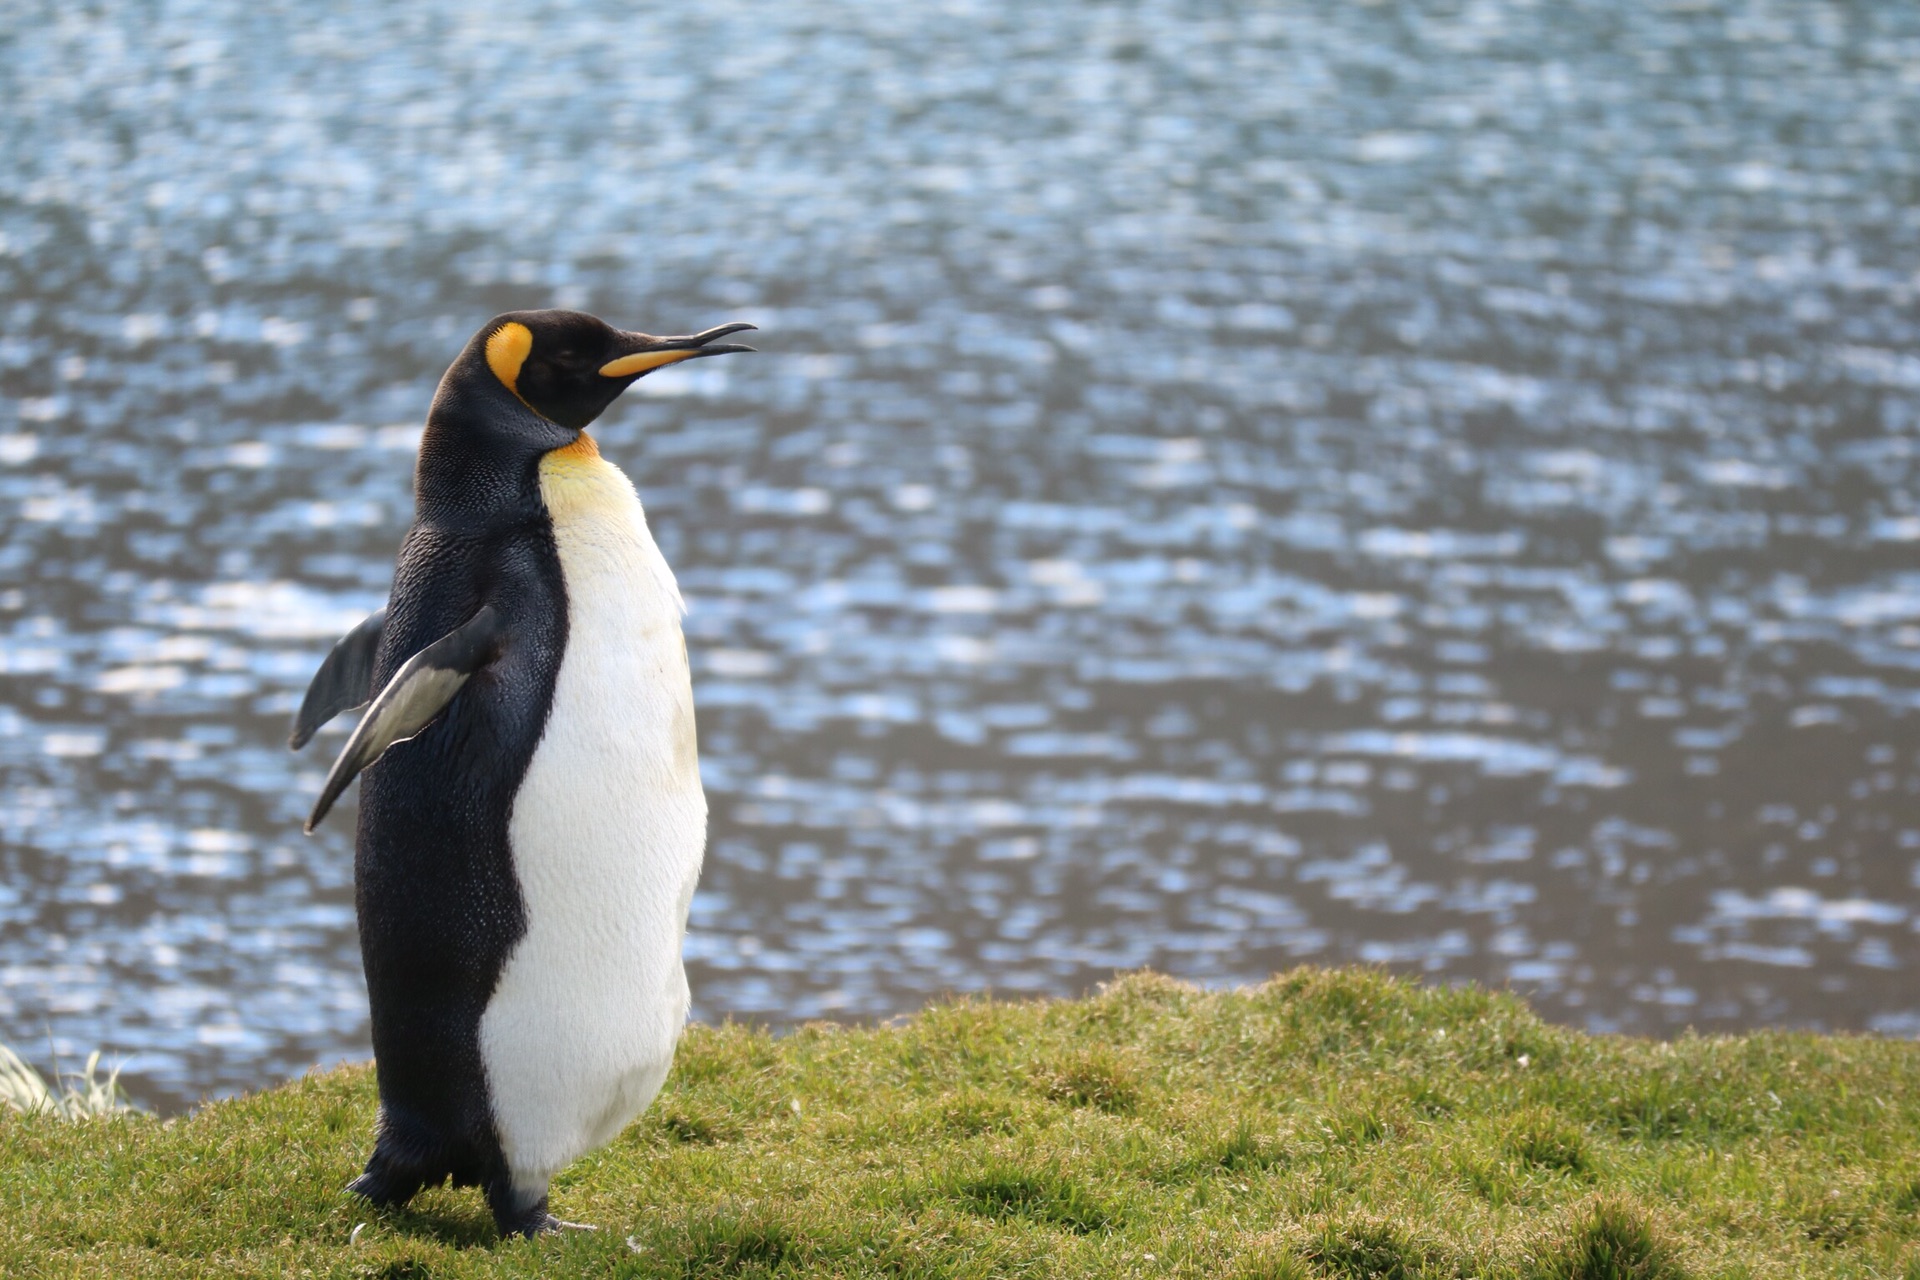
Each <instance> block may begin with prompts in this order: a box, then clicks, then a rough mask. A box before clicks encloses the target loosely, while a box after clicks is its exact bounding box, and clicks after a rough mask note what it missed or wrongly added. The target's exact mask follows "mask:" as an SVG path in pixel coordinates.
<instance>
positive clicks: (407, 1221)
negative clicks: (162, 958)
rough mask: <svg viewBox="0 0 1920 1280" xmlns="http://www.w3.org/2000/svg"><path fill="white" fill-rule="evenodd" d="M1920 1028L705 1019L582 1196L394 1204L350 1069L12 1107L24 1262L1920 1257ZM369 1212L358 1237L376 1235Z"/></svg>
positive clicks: (931, 1016)
mask: <svg viewBox="0 0 1920 1280" xmlns="http://www.w3.org/2000/svg"><path fill="white" fill-rule="evenodd" d="M1916 1082H1920V1045H1916V1044H1913V1043H1906V1042H1892V1041H1883V1040H1876V1039H1868V1038H1850V1037H1821V1036H1811V1035H1797V1034H1761V1035H1752V1036H1740V1037H1730V1038H1714V1039H1694V1038H1690V1039H1685V1040H1681V1041H1679V1042H1677V1043H1672V1044H1656V1043H1648V1042H1642V1041H1635V1040H1621V1039H1607V1038H1595V1037H1590V1036H1586V1035H1582V1034H1579V1033H1576V1032H1572V1031H1567V1030H1563V1029H1561V1028H1557V1027H1551V1026H1547V1025H1545V1024H1543V1023H1541V1022H1540V1021H1539V1020H1537V1019H1536V1018H1534V1017H1533V1015H1532V1014H1531V1013H1530V1012H1528V1010H1527V1008H1526V1007H1525V1005H1523V1004H1522V1003H1521V1002H1519V1001H1518V1000H1514V999H1512V998H1509V997H1504V996H1497V995H1491V994H1488V993H1485V992H1481V991H1444V990H1435V989H1429V988H1424V987H1420V986H1416V985H1413V984H1409V983H1403V982H1397V981H1393V980H1391V979H1388V978H1385V977H1382V976H1380V975H1378V974H1374V973H1370V972H1324V971H1307V970H1303V971H1300V972H1297V973H1293V974H1290V975H1286V976H1284V977H1281V978H1278V979H1275V980H1274V981H1273V982H1270V983H1268V984H1266V985H1265V986H1262V987H1259V988H1255V989H1251V990H1246V991H1239V992H1230V993H1203V992H1199V991H1196V990H1194V989H1192V988H1189V987H1186V986H1182V985H1180V984H1177V983H1174V982H1172V981H1169V980H1167V979H1164V978H1158V977H1153V976H1137V977H1133V978H1129V979H1126V980H1124V981H1122V982H1119V983H1116V984H1115V985H1114V986H1113V987H1112V988H1110V989H1109V990H1108V991H1106V992H1105V993H1104V994H1102V995H1100V996H1098V997H1096V998H1093V999H1089V1000H1085V1001H1078V1002H1055V1003H1039V1004H992V1003H985V1002H967V1003H960V1004H953V1005H945V1006H940V1007H936V1008H933V1009H930V1010H928V1011H927V1012H926V1013H924V1014H922V1015H921V1016H919V1017H917V1018H915V1019H914V1020H912V1021H911V1022H909V1023H907V1024H906V1025H903V1026H900V1027H897V1028H883V1029H878V1030H872V1031H845V1030H839V1029H836V1028H830V1027H820V1028H812V1029H808V1030H804V1031H801V1032H799V1033H797V1034H794V1035H790V1036H785V1037H781V1038H777V1039H776V1038H773V1037H769V1036H766V1035H762V1034H757V1033H754V1032H750V1031H746V1030H740V1029H735V1028H721V1029H713V1028H696V1029H694V1030H692V1031H691V1032H690V1033H689V1034H688V1037H687V1040H686V1042H685V1044H684V1046H683V1047H682V1049H681V1051H680V1057H679V1061H678V1064H677V1066H676V1068H675V1071H674V1075H673V1079H672V1080H671V1081H670V1083H669V1084H668V1086H667V1089H666V1091H665V1092H664V1093H663V1094H662V1095H661V1097H660V1099H659V1101H658V1102H656V1103H655V1104H654V1106H653V1108H652V1109H651V1110H650V1111H649V1112H648V1113H647V1115H646V1116H645V1117H644V1118H643V1119H641V1120H640V1121H638V1122H637V1123H635V1124H634V1125H633V1126H632V1127H630V1128H629V1129H628V1130H627V1132H626V1133H625V1134H624V1135H623V1136H622V1137H621V1138H620V1140H619V1141H618V1142H617V1143H615V1144H614V1145H613V1146H612V1147H610V1148H609V1149H607V1150H605V1151H602V1152H600V1153H598V1154H596V1155H594V1156H591V1157H588V1158H587V1159H584V1160H582V1161H581V1162H580V1163H578V1164H577V1165H575V1166H574V1167H573V1168H572V1169H570V1170H568V1171H567V1172H566V1173H565V1174H563V1175H562V1176H561V1178H560V1179H559V1181H558V1182H557V1183H556V1184H555V1188H554V1197H553V1203H554V1209H555V1211H556V1212H558V1213H559V1214H560V1215H561V1216H562V1217H566V1218H570V1219H575V1220H581V1221H587V1222H593V1223H597V1224H599V1225H600V1227H601V1228H602V1229H601V1230H600V1231H599V1232H598V1233H596V1234H592V1235H585V1234H569V1235H566V1236H563V1237H550V1238H546V1239H542V1240H537V1241H532V1242H515V1243H511V1244H500V1243H496V1241H495V1240H494V1238H493V1230H492V1227H491V1225H490V1223H489V1220H488V1218H487V1215H486V1211H485V1209H484V1207H483V1206H482V1204H481V1201H480V1197H479V1196H478V1194H477V1193H475V1192H472V1191H463V1192H453V1191H451V1190H445V1189H442V1190H436V1191H431V1192H428V1193H426V1194H425V1195H423V1196H422V1197H420V1199H419V1200H417V1201H416V1202H415V1204H414V1205H413V1207H412V1208H410V1209H409V1210H408V1211H407V1212H404V1213H395V1214H377V1213H374V1212H371V1211H369V1210H368V1209H367V1208H366V1207H365V1206H364V1205H363V1204H361V1203H359V1202H357V1201H355V1200H353V1199H352V1198H350V1197H348V1196H346V1195H344V1194H343V1193H342V1192H341V1190H340V1188H341V1186H342V1185H343V1184H344V1183H345V1182H346V1181H347V1180H348V1178H350V1177H351V1176H352V1175H353V1174H354V1173H355V1172H356V1170H357V1167H358V1162H359V1160H360V1159H361V1157H362V1156H363V1154H364V1153H365V1151H366V1149H367V1146H368V1142H369V1131H370V1127H371V1125H372V1121H373V1112H374V1090H373V1080H372V1076H371V1072H370V1071H369V1070H368V1069H366V1068H349V1069H345V1070H340V1071H334V1072H331V1073H328V1074H324V1075H315V1076H312V1077H309V1078H307V1079H304V1080H300V1081H297V1082H295V1083H293V1084H289V1085H287V1086H285V1087H283V1088H279V1089H275V1090H273V1091H271V1092H268V1093H264V1094H260V1095H257V1096H255V1097H250V1098H245V1099H241V1100H238V1101H234V1102H226V1103H220V1104H218V1105H214V1106H209V1107H206V1108H204V1109H202V1110H201V1111H199V1112H198V1113H196V1114H195V1115H193V1116H192V1117H190V1118H184V1119H180V1120H175V1121H171V1122H166V1123H162V1122H159V1121H156V1120H153V1119H151V1118H148V1117H140V1116H120V1117H114V1118H107V1119H98V1120H91V1121H82V1122H77V1123H76V1122H65V1121H62V1120H59V1119H57V1118H53V1117H49V1116H0V1274H5V1275H7V1276H38V1275H114V1276H149V1275H151V1276H198V1275H204V1274H215V1273H218V1274H245V1275H299V1274H312V1275H321V1276H367V1277H392V1278H394V1280H400V1278H419V1277H428V1276H436V1277H437V1276H449V1277H452V1276H496V1275H500V1276H508V1275H511V1276H532V1275H542V1276H574V1275H580V1276H680V1277H688V1276H722V1275H788V1274H822V1275H826V1274H831V1275H903V1276H922V1275H924V1276H947V1275H953V1276H982V1277H986V1276H1016V1275H1032V1276H1126V1275H1188V1276H1239V1277H1247V1278H1251V1277H1291V1276H1394V1277H1398V1276H1424V1275H1434V1276H1558V1277H1573V1276H1612V1275H1618V1276H1637V1277H1677V1276H1700V1277H1704V1276H1724V1275H1744V1276H1803V1275H1834V1276H1905V1277H1920V1094H1916V1090H1915V1084H1916ZM363 1222H364V1223H366V1224H367V1225H366V1226H365V1228H364V1229H363V1230H361V1231H360V1232H359V1234H358V1237H357V1239H356V1238H355V1235H354V1233H355V1228H356V1226H357V1225H358V1224H360V1223H363Z"/></svg>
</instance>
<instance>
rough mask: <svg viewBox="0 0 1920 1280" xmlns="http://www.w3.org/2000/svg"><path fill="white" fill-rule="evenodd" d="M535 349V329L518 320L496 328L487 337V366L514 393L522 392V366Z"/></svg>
mask: <svg viewBox="0 0 1920 1280" xmlns="http://www.w3.org/2000/svg"><path fill="white" fill-rule="evenodd" d="M532 351H533V331H532V330H530V329H528V328H527V326H525V325H523V324H520V323H518V322H516V321H512V320H509V321H508V322H507V323H505V324H503V325H501V326H500V327H499V328H498V329H495V330H494V331H493V333H492V334H491V335H490V336H489V337H488V338H487V368H489V369H491V370H493V376H494V377H496V378H498V379H500V382H501V384H502V385H504V386H505V387H506V389H507V390H509V391H511V392H513V394H514V395H516V396H517V395H519V394H520V387H519V385H518V384H519V382H520V366H522V365H524V364H525V363H526V362H527V356H528V355H529V354H530V353H531V352H532Z"/></svg>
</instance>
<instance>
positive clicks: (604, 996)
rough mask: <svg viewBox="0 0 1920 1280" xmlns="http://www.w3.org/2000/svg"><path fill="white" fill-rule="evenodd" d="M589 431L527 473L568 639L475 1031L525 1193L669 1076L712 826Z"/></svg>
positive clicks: (637, 515) (623, 488)
mask: <svg viewBox="0 0 1920 1280" xmlns="http://www.w3.org/2000/svg"><path fill="white" fill-rule="evenodd" d="M582 439H583V440H584V441H585V445H584V446H582V445H575V446H572V447H570V448H568V449H564V450H558V451H556V452H554V453H552V454H549V455H547V457H546V459H545V460H544V461H543V462H542V463H541V468H540V488H541V495H542V497H543V498H545V499H546V503H547V509H548V511H549V512H550V513H551V514H552V517H553V529H554V539H555V542H556V543H557V545H558V548H559V552H560V567H561V570H562V572H563V574H564V575H565V580H566V593H567V647H566V654H565V657H564V658H563V659H562V661H561V664H560V671H559V677H558V680H557V682H556V684H555V687H554V691H553V708H552V710H551V712H550V713H549V715H548V717H547V724H546V731H545V733H544V735H543V736H542V737H541V739H540V743H539V746H538V747H537V748H536V749H535V751H534V754H533V760H532V763H531V764H530V765H529V767H528V769H527V774H526V778H525V780H524V781H523V782H522V784H521V787H520V792H519V795H518V797H517V798H516V799H515V801H514V807H513V816H512V820H511V823H510V826H509V831H508V835H509V839H510V841H511V845H512V849H513V860H514V871H515V873H516V874H517V876H518V877H519V882H520V894H521V898H522V901H523V902H524V903H525V906H526V924H527V932H526V936H525V937H523V938H522V939H521V940H520V942H519V944H518V945H517V946H516V947H515V948H514V950H513V953H512V954H511V955H510V956H509V957H508V958H507V963H506V967H505V968H504V969H503V970H502V972H501V975H500V983H499V986H498V987H497V988H496V989H495V991H494V994H493V999H492V1000H491V1001H490V1002H489V1003H488V1005H487V1011H486V1014H485V1015H484V1016H483V1017H482V1019H481V1023H480V1049H481V1054H482V1058H483V1061H484V1062H485V1064H486V1071H487V1085H488V1093H489V1095H490V1099H491V1101H492V1104H493V1112H494V1122H495V1125H496V1127H497V1128H498V1130H499V1134H500V1142H501V1147H502V1149H503V1151H504V1153H505V1155H506V1158H507V1164H508V1167H509V1168H510V1169H511V1170H512V1173H513V1177H514V1181H515V1183H516V1184H520V1185H524V1186H527V1187H529V1188H531V1187H533V1186H535V1185H536V1184H538V1185H540V1186H544V1184H545V1182H546V1180H547V1179H548V1178H549V1177H551V1176H552V1175H553V1174H554V1173H556V1172H558V1171H559V1170H560V1169H561V1168H562V1167H564V1166H565V1165H567V1164H568V1163H570V1162H571V1161H572V1160H574V1159H575V1158H576V1157H578V1156H579V1155H581V1154H582V1153H584V1152H586V1151H589V1150H591V1149H593V1148H594V1147H597V1146H599V1145H601V1144H602V1143H605V1142H607V1141H609V1140H610V1139H611V1138H613V1136H614V1135H615V1134H617V1133H618V1132H619V1131H620V1129H621V1128H622V1127H623V1126H624V1125H625V1124H626V1123H627V1121H628V1120H630V1119H632V1118H633V1117H634V1116H635V1115H637V1114H638V1113H639V1112H640V1110H641V1109H642V1108H643V1107H645V1106H646V1105H647V1103H648V1102H650V1101H652V1099H653V1095H654V1094H655V1093H656V1092H658V1090H659V1088H660V1084H661V1081H662V1080H664V1079H665V1078H666V1074H667V1068H668V1066H669V1065H670V1064H671V1063H672V1060H673V1048H674V1044H675V1043H676V1042H677V1041H678V1039H679V1036H680V1028H681V1025H682V1024H683V1023H684V1022H685V1020H686V1016H687V1004H688V992H687V979H686V973H685V970H684V969H683V968H682V966H681V961H680V947H681V939H682V936H683V935H684V934H685V932H686V924H687V908H688V906H689V904H690V903H691V902H692V899H693V887H694V882H695V880H697V879H698V877H699V874H700V859H701V855H702V853H703V851H704V849H705V846H706V836H707V802H706V797H705V795H704V794H703V793H702V792H701V789H700V769H699V760H698V754H697V750H696V746H695V739H694V720H693V686H692V681H691V679H690V677H689V674H688V671H687V650H686V642H685V641H684V640H683V639H682V637H681V634H680V615H681V609H682V606H681V602H680V593H679V589H678V588H677V587H676V586H675V585H674V581H673V574H672V572H671V571H670V570H669V569H668V568H667V564H666V561H665V560H664V559H663V558H662V557H661V555H660V551H659V548H658V547H656V546H655V545H654V542H653V537H652V535H651V534H650V533H649V532H648V531H647V525H646V518H645V516H644V515H643V514H642V513H641V510H640V502H639V499H638V498H636V497H635V495H634V492H633V486H632V485H631V484H630V483H629V482H628V481H627V478H626V476H625V475H623V474H621V472H620V470H619V469H618V468H616V467H614V466H612V465H611V464H610V463H607V462H604V461H602V460H601V459H600V457H599V456H598V451H597V450H596V449H594V447H593V445H592V442H591V440H588V439H587V438H586V437H584V436H583V437H582Z"/></svg>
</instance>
